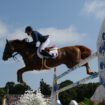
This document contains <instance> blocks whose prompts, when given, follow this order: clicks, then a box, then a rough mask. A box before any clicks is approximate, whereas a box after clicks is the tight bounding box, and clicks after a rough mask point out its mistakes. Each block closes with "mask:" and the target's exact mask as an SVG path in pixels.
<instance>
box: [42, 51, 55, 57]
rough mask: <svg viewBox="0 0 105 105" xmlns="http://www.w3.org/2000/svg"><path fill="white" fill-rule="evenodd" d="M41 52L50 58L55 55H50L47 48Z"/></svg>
mask: <svg viewBox="0 0 105 105" xmlns="http://www.w3.org/2000/svg"><path fill="white" fill-rule="evenodd" d="M41 54H42V55H43V56H47V57H48V58H53V55H50V54H49V53H48V52H47V51H45V50H42V51H41Z"/></svg>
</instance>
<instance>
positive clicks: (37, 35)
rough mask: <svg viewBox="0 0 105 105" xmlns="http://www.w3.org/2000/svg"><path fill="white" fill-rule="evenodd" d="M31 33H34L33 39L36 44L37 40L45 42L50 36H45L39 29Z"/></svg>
mask: <svg viewBox="0 0 105 105" xmlns="http://www.w3.org/2000/svg"><path fill="white" fill-rule="evenodd" d="M31 35H32V39H33V43H34V44H36V42H37V41H40V42H41V43H43V42H45V41H46V40H47V38H48V37H49V35H46V36H43V35H42V34H40V33H39V32H37V31H32V33H31Z"/></svg>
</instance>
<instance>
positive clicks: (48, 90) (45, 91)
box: [40, 79, 51, 96]
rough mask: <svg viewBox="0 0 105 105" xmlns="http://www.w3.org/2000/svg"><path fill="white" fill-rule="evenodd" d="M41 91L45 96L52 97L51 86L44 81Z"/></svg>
mask: <svg viewBox="0 0 105 105" xmlns="http://www.w3.org/2000/svg"><path fill="white" fill-rule="evenodd" d="M40 90H41V93H42V94H43V95H45V96H50V95H51V87H50V85H48V84H46V83H45V82H44V81H43V79H41V81H40Z"/></svg>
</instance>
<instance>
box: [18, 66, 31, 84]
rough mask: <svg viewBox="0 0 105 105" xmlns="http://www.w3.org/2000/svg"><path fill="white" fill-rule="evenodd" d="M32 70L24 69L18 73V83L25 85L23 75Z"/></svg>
mask: <svg viewBox="0 0 105 105" xmlns="http://www.w3.org/2000/svg"><path fill="white" fill-rule="evenodd" d="M28 70H30V69H29V68H28V67H23V68H21V69H19V70H18V71H17V81H18V82H20V83H25V82H24V81H23V73H24V72H26V71H28Z"/></svg>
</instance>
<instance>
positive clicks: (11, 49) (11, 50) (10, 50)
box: [6, 40, 19, 61]
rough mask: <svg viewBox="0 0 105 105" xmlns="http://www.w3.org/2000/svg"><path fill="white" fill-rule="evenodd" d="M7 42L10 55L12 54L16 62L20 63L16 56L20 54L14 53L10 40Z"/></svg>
mask: <svg viewBox="0 0 105 105" xmlns="http://www.w3.org/2000/svg"><path fill="white" fill-rule="evenodd" d="M6 41H7V45H8V48H9V50H8V53H9V54H10V57H12V58H13V59H14V60H17V61H18V59H17V58H16V55H17V54H19V53H17V52H16V53H13V50H14V47H13V46H12V45H11V43H9V41H8V40H6Z"/></svg>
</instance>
